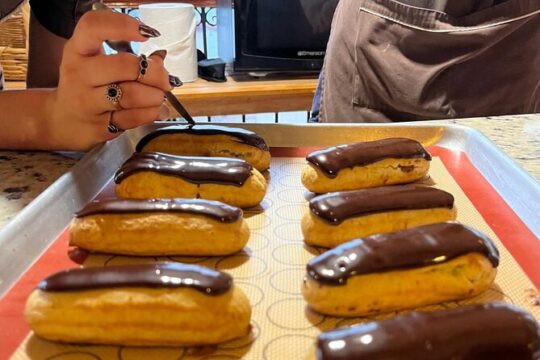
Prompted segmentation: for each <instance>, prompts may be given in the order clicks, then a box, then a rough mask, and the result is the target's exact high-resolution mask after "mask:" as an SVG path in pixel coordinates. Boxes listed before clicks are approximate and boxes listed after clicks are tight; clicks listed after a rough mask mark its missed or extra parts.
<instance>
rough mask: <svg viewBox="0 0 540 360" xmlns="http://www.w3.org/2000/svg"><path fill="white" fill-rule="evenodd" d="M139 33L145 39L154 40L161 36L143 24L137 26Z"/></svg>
mask: <svg viewBox="0 0 540 360" xmlns="http://www.w3.org/2000/svg"><path fill="white" fill-rule="evenodd" d="M139 33H140V34H141V35H142V36H144V37H147V38H155V37H158V36H161V33H160V32H159V31H157V30H156V29H154V28H152V27H150V26H148V25H145V24H140V25H139Z"/></svg>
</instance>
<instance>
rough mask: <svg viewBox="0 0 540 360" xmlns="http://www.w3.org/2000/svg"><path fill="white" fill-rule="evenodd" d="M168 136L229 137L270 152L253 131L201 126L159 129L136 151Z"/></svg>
mask: <svg viewBox="0 0 540 360" xmlns="http://www.w3.org/2000/svg"><path fill="white" fill-rule="evenodd" d="M168 134H190V135H228V136H231V137H233V138H235V139H237V141H238V142H240V143H242V144H246V145H250V146H254V147H256V148H259V149H261V150H264V151H268V145H266V142H265V141H264V139H263V138H262V137H260V136H259V135H257V134H256V133H254V132H253V131H249V130H246V129H242V128H233V127H227V126H219V125H199V124H197V125H194V126H188V125H173V126H167V127H163V128H159V129H157V130H155V131H152V132H151V133H149V134H147V135H146V136H144V137H143V138H142V139H141V140H140V141H139V143H138V144H137V148H136V151H137V152H140V151H143V149H144V147H145V146H146V145H147V144H148V143H149V142H150V141H152V140H154V139H155V138H157V137H159V136H161V135H168Z"/></svg>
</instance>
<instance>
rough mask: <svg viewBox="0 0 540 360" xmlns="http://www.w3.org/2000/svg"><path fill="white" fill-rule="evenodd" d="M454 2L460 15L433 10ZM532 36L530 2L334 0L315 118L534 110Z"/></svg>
mask: <svg viewBox="0 0 540 360" xmlns="http://www.w3.org/2000/svg"><path fill="white" fill-rule="evenodd" d="M412 2H415V3H416V6H413V5H410V4H409V3H412ZM419 2H423V4H421V5H423V6H424V7H428V6H427V5H429V4H427V2H431V5H433V6H435V8H436V10H432V9H427V8H422V6H418V5H419V4H418V3H419ZM405 3H407V4H405ZM451 3H452V9H453V10H452V11H457V12H456V14H457V13H463V12H465V13H466V15H463V16H451V15H449V14H448V13H443V12H441V11H440V10H439V9H440V8H441V7H442V9H447V8H448V6H449V5H450V4H451ZM458 3H462V5H464V6H462V7H461V8H459V7H460V6H457V5H459V4H458ZM467 4H468V5H469V6H467ZM471 9H472V10H471ZM446 11H450V10H448V9H447V10H446ZM470 11H472V13H470ZM539 43H540V3H539V2H538V1H536V0H507V1H504V2H502V3H498V4H495V2H494V1H492V0H487V2H484V1H463V0H462V1H455V2H454V0H452V1H448V0H433V1H430V0H403V1H401V2H397V1H392V0H366V1H363V2H358V1H356V0H341V1H340V3H339V5H338V8H337V10H336V13H335V16H334V20H333V25H332V32H331V35H330V41H329V44H328V49H327V54H326V59H325V65H324V70H323V72H324V83H323V91H322V98H321V117H320V121H323V122H390V121H410V120H426V119H442V118H458V117H473V116H488V115H504V114H519V113H533V112H538V111H540V89H539V79H540V48H539V47H538V44H539Z"/></svg>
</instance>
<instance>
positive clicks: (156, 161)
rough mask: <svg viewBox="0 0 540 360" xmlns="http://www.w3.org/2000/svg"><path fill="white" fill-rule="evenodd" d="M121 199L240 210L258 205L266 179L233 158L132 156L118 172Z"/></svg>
mask: <svg viewBox="0 0 540 360" xmlns="http://www.w3.org/2000/svg"><path fill="white" fill-rule="evenodd" d="M114 180H115V182H116V195H117V196H119V197H121V198H131V199H153V198H197V199H198V198H200V199H207V200H216V201H221V202H224V203H227V204H229V205H233V206H238V207H241V208H244V207H252V206H256V205H258V204H259V203H260V202H261V201H262V199H263V198H264V196H265V195H266V188H267V184H266V179H265V178H264V176H262V174H261V173H260V172H259V171H258V170H257V169H255V168H253V167H252V166H251V165H250V164H249V163H247V162H246V161H244V160H240V159H232V158H208V157H196V156H177V155H169V154H163V153H135V154H133V156H132V157H131V158H129V159H128V160H127V161H126V162H125V163H124V164H123V165H122V167H121V168H120V169H119V170H118V171H117V173H116V175H115V178H114Z"/></svg>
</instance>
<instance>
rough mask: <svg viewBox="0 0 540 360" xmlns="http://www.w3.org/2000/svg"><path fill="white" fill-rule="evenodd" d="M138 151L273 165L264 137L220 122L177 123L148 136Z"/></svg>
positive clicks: (264, 166) (261, 166)
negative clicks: (225, 158)
mask: <svg viewBox="0 0 540 360" xmlns="http://www.w3.org/2000/svg"><path fill="white" fill-rule="evenodd" d="M136 151H137V152H143V151H144V152H153V151H156V152H163V153H168V154H174V155H189V156H220V157H232V158H239V159H242V160H245V161H247V162H248V163H250V164H251V165H253V166H254V167H255V168H256V169H257V170H259V171H265V170H266V169H268V167H269V166H270V150H269V148H268V145H267V144H266V142H265V141H264V139H263V138H262V137H260V136H259V135H257V134H256V133H254V132H253V131H249V130H246V129H242V128H234V127H227V126H218V125H199V124H197V125H194V126H188V125H174V126H167V127H163V128H159V129H157V130H155V131H152V132H151V133H149V134H147V135H146V136H144V137H143V138H142V139H141V140H140V141H139V143H138V144H137V148H136Z"/></svg>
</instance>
